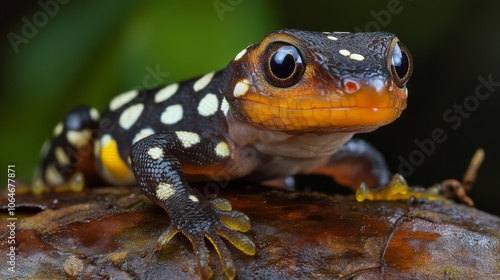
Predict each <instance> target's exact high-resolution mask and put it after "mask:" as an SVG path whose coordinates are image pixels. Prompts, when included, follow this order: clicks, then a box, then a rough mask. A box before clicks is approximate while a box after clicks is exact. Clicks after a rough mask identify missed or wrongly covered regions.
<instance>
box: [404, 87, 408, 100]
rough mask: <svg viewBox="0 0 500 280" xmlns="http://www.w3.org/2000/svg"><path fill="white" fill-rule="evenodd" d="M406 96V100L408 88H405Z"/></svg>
mask: <svg viewBox="0 0 500 280" xmlns="http://www.w3.org/2000/svg"><path fill="white" fill-rule="evenodd" d="M405 95H406V98H408V88H405Z"/></svg>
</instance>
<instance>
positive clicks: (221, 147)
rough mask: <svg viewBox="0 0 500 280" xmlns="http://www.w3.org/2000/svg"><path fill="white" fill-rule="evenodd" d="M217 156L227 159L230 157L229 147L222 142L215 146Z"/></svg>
mask: <svg viewBox="0 0 500 280" xmlns="http://www.w3.org/2000/svg"><path fill="white" fill-rule="evenodd" d="M215 154H216V155H218V156H219V157H227V156H229V154H230V152H229V146H228V145H227V143H226V142H224V141H222V142H220V143H219V144H217V146H215Z"/></svg>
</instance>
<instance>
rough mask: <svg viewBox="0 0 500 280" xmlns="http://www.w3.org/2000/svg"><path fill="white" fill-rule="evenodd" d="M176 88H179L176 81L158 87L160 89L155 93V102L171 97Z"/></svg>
mask: <svg viewBox="0 0 500 280" xmlns="http://www.w3.org/2000/svg"><path fill="white" fill-rule="evenodd" d="M178 89H179V84H177V83H175V84H171V85H168V86H166V87H164V88H162V89H160V91H158V92H157V93H156V95H155V102H156V103H160V102H163V101H165V100H167V99H169V98H170V97H172V95H174V94H175V93H176V92H177V90H178Z"/></svg>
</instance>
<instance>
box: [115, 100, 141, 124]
mask: <svg viewBox="0 0 500 280" xmlns="http://www.w3.org/2000/svg"><path fill="white" fill-rule="evenodd" d="M143 110H144V104H142V103H139V104H135V105H132V106H130V107H128V108H127V109H125V111H123V112H122V114H121V116H120V119H119V123H120V126H121V127H122V128H123V129H125V130H128V129H129V128H131V127H132V126H133V125H134V123H135V122H136V121H137V120H138V119H139V117H140V116H141V114H142V111H143Z"/></svg>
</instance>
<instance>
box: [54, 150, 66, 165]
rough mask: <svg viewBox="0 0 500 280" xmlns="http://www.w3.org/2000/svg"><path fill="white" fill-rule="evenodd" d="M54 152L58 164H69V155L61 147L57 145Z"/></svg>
mask: <svg viewBox="0 0 500 280" xmlns="http://www.w3.org/2000/svg"><path fill="white" fill-rule="evenodd" d="M54 152H55V156H56V159H57V161H58V162H59V163H60V164H62V165H69V157H68V155H67V154H66V152H65V151H64V149H63V148H61V147H57V148H56V149H55V151H54Z"/></svg>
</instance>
